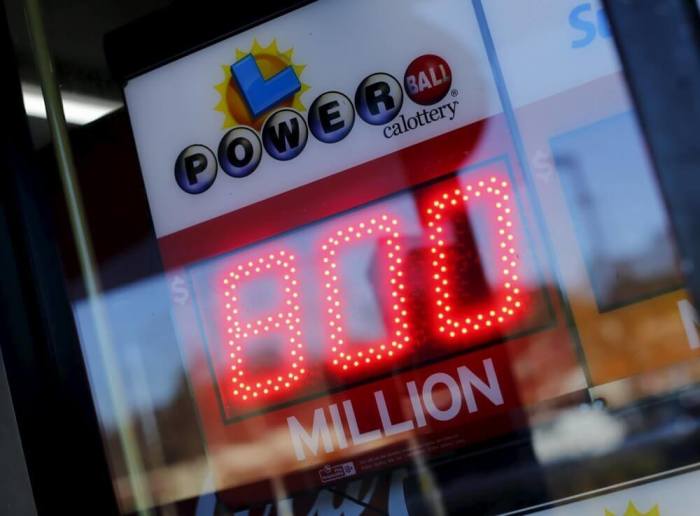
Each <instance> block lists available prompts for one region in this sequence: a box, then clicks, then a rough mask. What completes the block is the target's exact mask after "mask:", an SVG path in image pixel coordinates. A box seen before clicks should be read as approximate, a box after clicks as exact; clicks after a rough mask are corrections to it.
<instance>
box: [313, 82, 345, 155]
mask: <svg viewBox="0 0 700 516" xmlns="http://www.w3.org/2000/svg"><path fill="white" fill-rule="evenodd" d="M354 124H355V108H354V106H353V105H352V102H350V99H349V98H347V97H346V96H345V95H343V94H342V93H340V92H338V91H327V92H326V93H323V94H322V95H319V97H318V98H317V99H316V100H314V101H313V103H312V104H311V108H310V109H309V129H311V134H313V135H314V136H315V137H316V139H317V140H319V141H321V142H323V143H337V142H339V141H340V140H342V139H343V138H345V137H346V136H347V135H348V134H350V131H351V130H352V126H353V125H354Z"/></svg>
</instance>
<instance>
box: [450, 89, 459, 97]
mask: <svg viewBox="0 0 700 516" xmlns="http://www.w3.org/2000/svg"><path fill="white" fill-rule="evenodd" d="M450 95H452V96H453V97H456V96H457V95H459V91H457V90H452V91H451V92H450Z"/></svg>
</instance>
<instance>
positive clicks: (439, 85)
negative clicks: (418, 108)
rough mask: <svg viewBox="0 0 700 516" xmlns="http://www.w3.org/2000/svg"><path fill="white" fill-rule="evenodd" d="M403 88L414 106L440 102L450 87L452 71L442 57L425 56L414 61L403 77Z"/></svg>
mask: <svg viewBox="0 0 700 516" xmlns="http://www.w3.org/2000/svg"><path fill="white" fill-rule="evenodd" d="M404 86H405V88H406V93H407V94H408V96H409V97H410V99H411V100H412V101H413V102H415V103H416V104H420V105H422V106H428V105H431V104H436V103H437V102H440V101H441V100H442V99H443V98H445V95H447V92H448V91H450V87H451V86H452V70H450V65H448V64H447V61H445V60H444V59H443V58H442V57H440V56H436V55H433V54H426V55H423V56H420V57H418V58H416V59H414V60H413V61H412V62H411V64H410V65H408V68H407V69H406V73H405V75H404Z"/></svg>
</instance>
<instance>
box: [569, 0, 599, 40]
mask: <svg viewBox="0 0 700 516" xmlns="http://www.w3.org/2000/svg"><path fill="white" fill-rule="evenodd" d="M591 11H593V8H592V7H591V4H589V3H585V4H581V5H578V6H576V7H574V9H573V10H572V11H571V13H569V25H571V27H572V28H574V29H576V30H579V31H581V32H583V35H582V36H581V37H580V38H579V39H575V40H573V41H572V42H571V48H583V47H585V46H587V45H589V44H590V43H591V42H592V41H593V40H594V39H595V36H596V26H595V23H593V22H592V21H588V20H584V19H583V14H584V13H587V12H591Z"/></svg>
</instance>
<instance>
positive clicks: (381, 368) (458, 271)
mask: <svg viewBox="0 0 700 516" xmlns="http://www.w3.org/2000/svg"><path fill="white" fill-rule="evenodd" d="M526 241H527V240H526V239H525V238H523V235H522V234H521V220H520V215H519V214H518V204H517V203H516V202H515V199H514V193H513V191H512V187H511V185H510V182H509V181H508V180H507V179H506V176H505V174H501V173H494V172H491V173H488V174H485V173H479V174H468V175H456V176H450V177H449V178H447V179H445V180H443V181H441V182H438V183H433V184H430V185H427V186H425V187H420V188H417V189H415V190H410V191H407V192H404V193H402V194H399V195H396V196H392V197H389V198H387V199H384V200H381V201H379V202H377V203H374V204H372V205H368V206H366V207H359V208H357V209H355V210H352V211H350V212H347V213H345V214H341V215H338V216H334V217H331V218H329V219H326V220H322V221H319V222H317V223H315V224H312V225H309V226H305V227H303V228H300V229H299V230H296V231H290V232H288V233H285V234H282V235H278V236H275V237H273V238H271V239H269V240H268V241H265V242H262V243H260V244H259V245H255V246H252V247H249V248H246V249H241V250H237V251H235V252H234V254H233V255H232V256H231V257H221V258H220V259H218V260H217V262H216V265H215V266H213V267H212V266H209V265H207V266H203V267H200V266H197V270H198V271H199V272H198V273H197V275H195V276H196V277H195V278H194V279H193V281H194V283H195V284H199V285H200V287H199V288H200V289H201V290H200V295H201V297H202V298H205V299H209V298H210V297H211V295H210V292H211V290H210V289H211V286H210V285H211V283H210V281H215V282H216V283H217V284H218V285H217V287H216V288H217V290H218V294H217V296H218V297H217V299H218V301H212V302H209V301H207V303H209V304H207V307H208V309H205V312H209V311H211V313H215V314H217V316H216V317H217V320H216V321H215V322H210V316H209V314H208V313H205V314H203V319H204V321H205V325H206V326H207V327H208V328H209V329H208V330H207V332H208V335H209V336H210V341H211V349H212V350H213V351H212V353H213V357H212V359H213V364H214V366H213V370H214V374H215V376H216V379H217V383H218V386H219V389H220V393H221V398H222V402H223V407H224V408H223V410H224V412H225V414H230V415H231V417H233V416H236V415H238V414H245V413H247V411H251V410H264V409H267V408H268V407H273V406H276V404H279V403H288V402H292V401H294V400H295V399H308V398H309V397H313V396H315V395H320V394H323V393H324V392H328V391H329V390H337V389H342V388H343V387H344V386H345V385H347V384H348V383H352V384H356V383H358V382H362V381H365V380H370V379H373V378H378V377H379V376H380V375H383V374H386V373H388V372H391V371H398V370H405V369H408V368H415V367H419V366H420V365H421V364H424V363H426V362H429V361H434V360H436V359H439V358H440V357H443V356H444V357H447V356H448V355H451V354H453V353H454V352H455V350H465V351H466V350H467V349H469V348H470V347H473V346H475V345H479V344H483V343H485V342H487V341H496V340H498V339H502V338H504V337H506V336H507V335H509V334H510V333H511V332H512V331H513V330H514V329H516V327H517V328H524V325H525V324H528V325H529V324H533V321H536V320H537V318H538V317H540V315H538V314H542V313H544V312H545V311H544V309H543V306H544V305H543V304H542V302H541V300H542V297H541V296H539V295H538V296H534V294H533V282H532V279H533V278H532V263H531V262H529V261H528V260H527V259H526V258H525V256H526V255H527V254H529V253H528V252H526V249H523V247H522V244H523V243H524V242H526ZM212 273H213V274H212ZM197 278H199V279H197ZM209 278H211V279H209ZM528 278H529V279H528ZM302 283H303V287H302ZM208 285H209V286H208ZM205 289H206V290H205ZM528 321H529V322H528Z"/></svg>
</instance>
